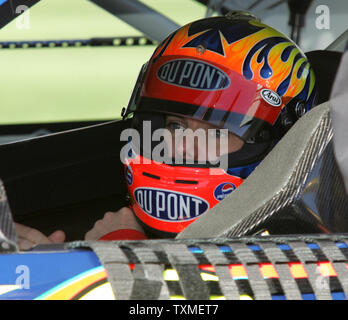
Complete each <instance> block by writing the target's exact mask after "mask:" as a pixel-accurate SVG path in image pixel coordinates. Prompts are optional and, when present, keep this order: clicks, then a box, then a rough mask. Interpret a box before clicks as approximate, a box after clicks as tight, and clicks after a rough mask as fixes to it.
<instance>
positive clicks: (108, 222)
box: [85, 207, 147, 240]
mask: <svg viewBox="0 0 348 320" xmlns="http://www.w3.org/2000/svg"><path fill="white" fill-rule="evenodd" d="M85 239H86V240H143V239H147V238H146V236H145V234H144V230H143V229H142V227H141V226H140V225H139V223H138V222H137V220H136V219H135V216H134V213H133V211H132V210H130V209H129V208H127V207H124V208H122V209H120V210H119V211H117V212H111V211H109V212H107V213H105V215H104V217H103V219H101V220H98V221H97V222H96V223H95V224H94V226H93V228H92V229H91V230H89V231H88V232H87V233H86V235H85Z"/></svg>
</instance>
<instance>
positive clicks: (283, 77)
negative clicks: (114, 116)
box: [122, 12, 316, 237]
mask: <svg viewBox="0 0 348 320" xmlns="http://www.w3.org/2000/svg"><path fill="white" fill-rule="evenodd" d="M315 101H316V85H315V75H314V72H313V70H312V68H311V66H310V63H309V62H308V60H307V58H306V56H305V54H304V53H303V52H302V51H301V49H300V48H299V47H298V46H297V45H296V44H295V43H294V42H293V41H291V40H290V39H289V38H288V37H287V36H285V35H284V34H282V33H280V32H278V31H277V30H275V29H273V28H271V27H270V26H267V25H265V24H263V23H261V22H260V21H259V20H258V19H256V18H255V17H254V16H252V15H249V14H244V13H240V12H234V13H230V14H228V15H226V16H219V17H211V18H204V19H201V20H198V21H195V22H192V23H189V24H187V25H185V26H183V27H181V28H179V29H178V30H176V31H175V32H173V33H172V34H170V35H169V36H168V37H167V38H166V39H165V40H164V41H163V42H162V43H161V44H160V45H159V46H158V47H157V49H156V50H155V51H154V53H153V55H152V57H151V58H150V60H149V61H148V62H147V63H146V64H145V65H144V66H143V67H142V70H141V71H140V74H139V76H138V80H137V82H136V85H135V87H134V90H133V94H132V97H131V99H130V101H129V105H128V107H127V109H124V110H123V111H122V116H123V119H128V118H132V127H133V128H134V129H135V130H136V131H137V132H139V137H138V138H134V137H132V138H128V141H129V143H128V144H127V146H128V149H126V150H125V151H124V154H125V156H124V163H125V176H126V181H127V186H128V191H129V196H130V200H131V207H132V210H133V211H134V213H135V215H136V217H137V218H138V220H139V221H140V222H141V224H142V225H143V227H144V230H145V232H146V233H148V234H149V236H151V237H173V236H175V235H176V234H177V233H179V232H181V231H182V230H183V229H184V228H186V227H187V226H188V225H189V224H190V223H192V222H193V221H195V220H196V219H197V218H198V217H199V216H201V215H202V214H204V213H206V212H207V211H208V210H209V209H211V208H212V207H214V206H215V205H216V204H217V203H219V202H220V201H222V200H223V199H224V198H225V197H226V196H228V195H229V194H230V193H231V192H233V190H235V189H236V188H237V187H239V186H240V185H241V184H242V183H243V181H244V179H246V178H247V177H248V175H249V174H250V173H251V172H252V171H253V170H254V169H255V167H256V166H257V165H258V164H259V163H260V162H261V161H262V160H263V158H264V157H265V156H266V155H267V153H268V152H269V151H270V150H271V149H272V147H273V146H274V145H275V144H276V143H277V141H279V139H281V137H282V136H283V135H284V134H285V133H286V132H287V130H288V129H289V128H290V127H291V126H292V125H293V124H294V122H295V121H296V120H297V119H298V118H300V117H301V116H302V115H303V114H304V113H305V112H307V111H309V110H310V109H311V108H312V107H313V106H314V105H315ZM168 115H172V116H177V117H185V118H189V119H195V120H199V121H201V122H204V123H207V124H210V125H212V126H214V127H217V128H223V129H226V130H228V132H231V133H233V134H234V135H237V136H238V137H239V138H240V139H242V140H243V142H244V143H243V146H242V148H241V149H240V150H238V151H235V152H232V153H228V154H227V155H225V158H224V159H225V160H226V161H224V163H225V165H224V166H221V163H222V161H220V162H219V163H218V165H217V164H216V163H210V162H209V161H206V162H205V163H203V164H202V163H197V161H194V162H193V163H192V162H190V163H188V161H186V162H181V163H179V164H178V163H176V162H175V161H170V160H171V159H169V158H170V157H165V156H163V157H162V158H161V157H160V159H154V157H153V153H152V152H153V151H154V150H155V149H156V148H158V147H159V145H161V144H162V146H163V139H162V140H160V139H155V138H154V137H153V134H154V133H155V132H156V130H158V129H159V128H164V127H165V119H166V117H167V116H168ZM144 124H147V126H145V125H144ZM149 124H151V128H149ZM145 136H147V138H146V137H145ZM150 136H151V138H149V137H150ZM135 141H137V143H135ZM149 141H150V142H149ZM164 149H165V147H163V150H164ZM163 150H162V151H163ZM164 153H165V152H164ZM163 159H166V160H163ZM161 160H163V161H161Z"/></svg>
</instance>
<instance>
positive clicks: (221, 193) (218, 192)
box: [214, 182, 236, 201]
mask: <svg viewBox="0 0 348 320" xmlns="http://www.w3.org/2000/svg"><path fill="white" fill-rule="evenodd" d="M235 189H236V186H235V185H234V184H233V183H231V182H224V183H220V184H219V185H218V186H217V187H216V188H215V190H214V197H215V199H216V200H218V201H221V200H223V199H225V198H226V197H227V196H228V195H229V194H230V193H231V192H232V191H233V190H235Z"/></svg>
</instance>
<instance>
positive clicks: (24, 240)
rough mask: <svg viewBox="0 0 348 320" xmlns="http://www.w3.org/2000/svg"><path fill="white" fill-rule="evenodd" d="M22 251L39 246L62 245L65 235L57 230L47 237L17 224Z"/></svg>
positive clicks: (19, 244)
mask: <svg viewBox="0 0 348 320" xmlns="http://www.w3.org/2000/svg"><path fill="white" fill-rule="evenodd" d="M15 229H16V233H17V236H18V246H19V249H20V250H28V249H30V248H32V247H33V246H35V245H37V244H45V243H62V242H64V240H65V233H64V231H62V230H57V231H55V232H53V233H52V234H50V235H49V236H48V237H46V236H45V235H44V234H43V233H42V232H40V231H39V230H36V229H34V228H31V227H27V226H25V225H23V224H20V223H15Z"/></svg>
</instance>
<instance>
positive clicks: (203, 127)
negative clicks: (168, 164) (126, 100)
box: [165, 116, 244, 161]
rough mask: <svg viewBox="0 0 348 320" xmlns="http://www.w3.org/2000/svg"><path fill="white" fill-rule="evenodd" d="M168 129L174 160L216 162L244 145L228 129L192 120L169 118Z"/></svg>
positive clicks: (167, 137)
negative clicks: (179, 158) (178, 158)
mask: <svg viewBox="0 0 348 320" xmlns="http://www.w3.org/2000/svg"><path fill="white" fill-rule="evenodd" d="M166 129H168V130H167V134H166V135H165V141H166V142H167V145H171V146H172V156H173V158H176V157H181V158H183V159H187V160H195V161H215V160H216V159H217V158H218V157H220V156H221V155H223V154H226V153H231V152H235V151H238V150H239V149H241V148H242V146H243V144H244V142H243V140H242V139H241V138H239V137H238V136H236V135H234V134H233V133H230V132H228V131H227V130H226V129H225V130H220V129H222V128H218V127H215V126H213V125H210V124H208V123H206V122H201V121H199V120H194V119H190V118H184V117H177V116H167V117H166ZM188 129H190V130H188Z"/></svg>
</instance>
